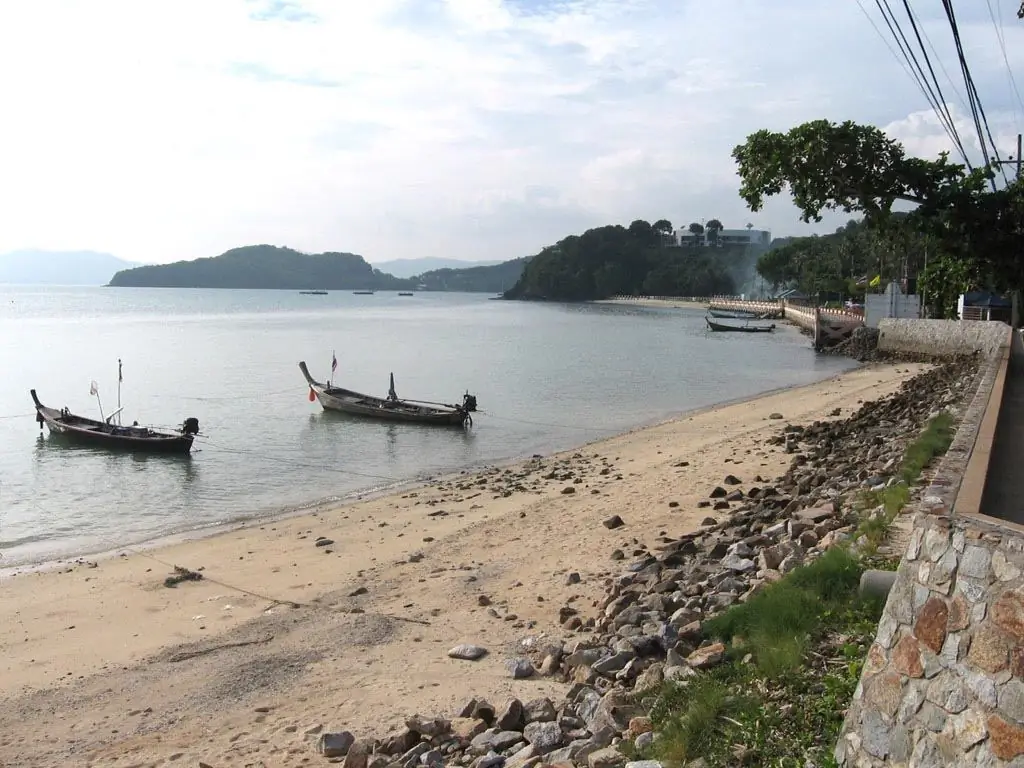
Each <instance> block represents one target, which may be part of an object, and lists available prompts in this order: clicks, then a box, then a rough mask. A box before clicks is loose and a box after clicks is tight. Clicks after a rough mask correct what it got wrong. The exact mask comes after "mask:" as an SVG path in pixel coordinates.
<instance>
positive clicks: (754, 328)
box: [704, 317, 775, 333]
mask: <svg viewBox="0 0 1024 768" xmlns="http://www.w3.org/2000/svg"><path fill="white" fill-rule="evenodd" d="M704 320H705V322H707V324H708V328H710V329H711V330H712V331H735V332H738V333H771V332H772V331H774V330H775V323H772V324H771V325H728V324H726V323H716V322H713V321H712V320H711V318H710V317H705V318H704Z"/></svg>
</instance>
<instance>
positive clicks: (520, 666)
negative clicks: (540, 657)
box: [505, 659, 534, 680]
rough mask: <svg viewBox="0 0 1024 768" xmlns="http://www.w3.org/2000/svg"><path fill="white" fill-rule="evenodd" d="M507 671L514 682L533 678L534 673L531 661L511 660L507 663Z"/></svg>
mask: <svg viewBox="0 0 1024 768" xmlns="http://www.w3.org/2000/svg"><path fill="white" fill-rule="evenodd" d="M505 669H507V670H508V674H509V676H510V677H512V678H513V679H514V680H522V679H523V678H526V677H531V676H532V675H533V671H534V670H533V664H531V663H530V660H529V659H509V660H508V661H506V662H505Z"/></svg>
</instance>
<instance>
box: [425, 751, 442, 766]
mask: <svg viewBox="0 0 1024 768" xmlns="http://www.w3.org/2000/svg"><path fill="white" fill-rule="evenodd" d="M420 765H425V766H427V767H428V768H439V767H440V766H443V765H444V755H442V754H441V752H440V751H439V750H436V749H431V750H430V751H428V752H424V753H423V754H422V755H420Z"/></svg>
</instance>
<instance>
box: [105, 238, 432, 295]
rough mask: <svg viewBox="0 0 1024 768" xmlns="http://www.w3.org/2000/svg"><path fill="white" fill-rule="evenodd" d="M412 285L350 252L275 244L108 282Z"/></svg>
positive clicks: (311, 286)
mask: <svg viewBox="0 0 1024 768" xmlns="http://www.w3.org/2000/svg"><path fill="white" fill-rule="evenodd" d="M415 284H416V283H415V281H412V280H400V279H399V278H397V277H393V276H392V275H389V274H386V273H384V272H381V271H380V270H379V269H374V268H373V267H372V266H370V265H369V264H368V263H367V262H366V260H365V259H363V257H362V256H357V255H356V254H354V253H302V252H300V251H295V250H292V249H291V248H281V247H278V246H275V245H249V246H245V247H242V248H233V249H231V250H230V251H226V252H224V253H222V254H221V255H220V256H214V257H212V258H204V259H195V260H194V261H178V262H175V263H173V264H154V265H149V266H144V267H136V268H134V269H127V270H124V271H122V272H118V273H117V274H116V275H114V276H113V278H111V280H110V285H113V286H126V287H136V288H142V287H146V288H282V289H292V290H308V289H322V290H346V289H354V290H404V289H411V288H413V287H414V286H415Z"/></svg>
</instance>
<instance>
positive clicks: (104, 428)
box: [30, 389, 199, 454]
mask: <svg viewBox="0 0 1024 768" xmlns="http://www.w3.org/2000/svg"><path fill="white" fill-rule="evenodd" d="M30 394H31V395H32V402H33V403H34V404H35V407H36V421H38V422H39V428H40V429H42V427H43V424H45V425H46V427H47V429H48V430H49V431H50V434H52V435H59V436H60V437H61V438H63V439H65V440H67V441H69V442H73V443H77V444H79V445H87V446H91V447H94V448H107V449H113V450H119V451H131V452H137V453H169V454H187V453H189V452H190V451H191V450H192V442H193V440H194V439H195V436H196V435H197V434H198V433H199V422H198V421H197V420H196V419H192V418H190V419H186V420H185V423H184V424H183V426H182V429H181V430H180V431H178V432H165V431H162V430H155V429H152V428H150V427H139V426H131V427H123V426H120V425H117V424H109V423H107V422H105V421H97V420H96V419H90V418H87V417H85V416H77V415H75V414H73V413H71V412H70V411H68V410H67V409H63V410H58V409H56V408H49V407H47V406H45V405H43V404H42V403H41V402H40V401H39V397H38V396H37V395H36V391H35V390H34V389H33V390H31V391H30Z"/></svg>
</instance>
